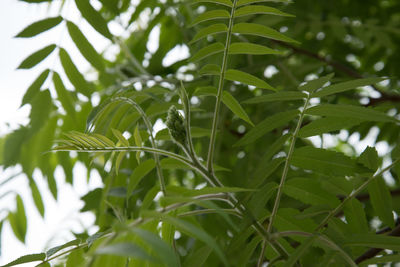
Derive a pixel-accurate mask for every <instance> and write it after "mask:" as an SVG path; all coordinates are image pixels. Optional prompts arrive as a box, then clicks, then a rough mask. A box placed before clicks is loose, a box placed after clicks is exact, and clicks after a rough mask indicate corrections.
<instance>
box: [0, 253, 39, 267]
mask: <svg viewBox="0 0 400 267" xmlns="http://www.w3.org/2000/svg"><path fill="white" fill-rule="evenodd" d="M45 258H46V254H44V253H38V254H29V255H25V256H22V257H19V258H18V259H16V260H15V261H12V262H10V263H7V264H6V265H3V266H1V267H9V266H15V265H19V264H23V263H29V262H34V261H43V260H44V259H45Z"/></svg>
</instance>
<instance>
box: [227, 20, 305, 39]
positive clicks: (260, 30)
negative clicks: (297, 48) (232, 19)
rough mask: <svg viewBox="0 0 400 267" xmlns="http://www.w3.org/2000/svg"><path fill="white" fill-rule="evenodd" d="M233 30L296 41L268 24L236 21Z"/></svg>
mask: <svg viewBox="0 0 400 267" xmlns="http://www.w3.org/2000/svg"><path fill="white" fill-rule="evenodd" d="M233 32H234V33H240V34H249V35H256V36H261V37H265V38H269V39H273V40H278V41H283V42H288V43H298V42H297V41H295V40H293V39H291V38H289V37H286V36H285V35H283V34H281V33H280V32H278V31H276V30H274V29H272V28H270V27H268V26H264V25H260V24H256V23H245V22H242V23H237V24H235V25H234V26H233Z"/></svg>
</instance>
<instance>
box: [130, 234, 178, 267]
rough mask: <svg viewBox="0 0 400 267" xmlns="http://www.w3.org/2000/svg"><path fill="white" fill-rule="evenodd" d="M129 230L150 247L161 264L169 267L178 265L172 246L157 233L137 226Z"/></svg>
mask: <svg viewBox="0 0 400 267" xmlns="http://www.w3.org/2000/svg"><path fill="white" fill-rule="evenodd" d="M131 231H132V232H133V233H135V234H136V235H138V236H139V237H140V238H141V239H142V240H143V241H145V242H146V243H147V244H148V245H149V246H150V247H151V248H152V250H153V251H154V252H155V254H156V255H157V257H158V258H159V259H160V261H161V262H162V263H163V264H165V265H166V266H170V267H176V266H179V262H178V258H177V257H176V255H175V252H174V250H173V249H172V247H171V246H168V245H167V243H165V242H164V241H163V240H162V239H161V238H160V237H159V236H158V235H156V234H154V233H152V232H149V231H146V230H143V229H139V228H135V229H132V230H131Z"/></svg>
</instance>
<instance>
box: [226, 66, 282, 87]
mask: <svg viewBox="0 0 400 267" xmlns="http://www.w3.org/2000/svg"><path fill="white" fill-rule="evenodd" d="M225 79H227V80H230V81H237V82H240V83H244V84H248V85H253V86H256V87H259V88H262V89H269V90H273V91H275V88H273V87H272V86H271V85H269V84H268V83H266V82H265V81H263V80H261V79H260V78H257V77H256V76H254V75H251V74H249V73H246V72H243V71H240V70H233V69H230V70H227V71H226V73H225Z"/></svg>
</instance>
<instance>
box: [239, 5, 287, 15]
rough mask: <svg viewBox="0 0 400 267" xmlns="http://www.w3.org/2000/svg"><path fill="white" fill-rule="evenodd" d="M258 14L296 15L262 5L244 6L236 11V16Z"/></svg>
mask: <svg viewBox="0 0 400 267" xmlns="http://www.w3.org/2000/svg"><path fill="white" fill-rule="evenodd" d="M258 14H265V15H276V16H284V17H294V16H293V15H291V14H288V13H285V12H282V11H280V10H279V9H276V8H273V7H269V6H261V5H250V6H244V7H242V8H239V9H238V10H236V11H235V17H241V16H247V15H258Z"/></svg>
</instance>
